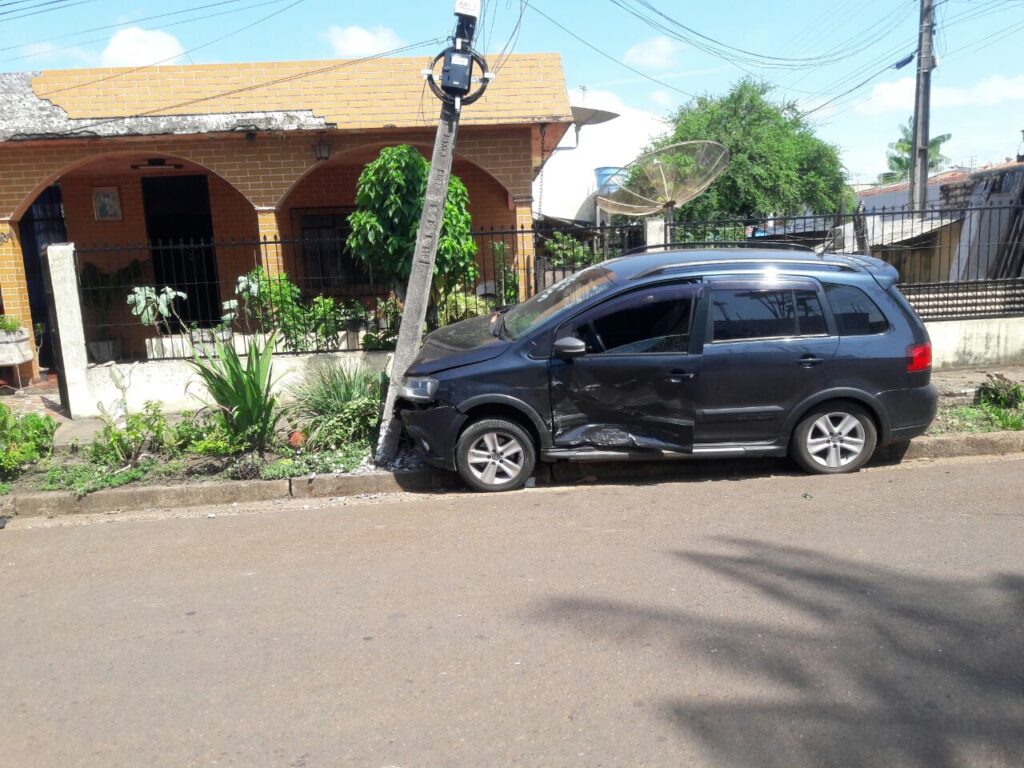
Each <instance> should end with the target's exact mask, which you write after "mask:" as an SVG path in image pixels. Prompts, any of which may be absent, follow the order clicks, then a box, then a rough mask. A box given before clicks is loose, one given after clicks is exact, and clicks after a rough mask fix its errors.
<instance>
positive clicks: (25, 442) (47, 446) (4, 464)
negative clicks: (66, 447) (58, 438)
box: [0, 404, 57, 479]
mask: <svg viewBox="0 0 1024 768" xmlns="http://www.w3.org/2000/svg"><path fill="white" fill-rule="evenodd" d="M56 432H57V422H56V421H54V420H53V419H52V418H51V417H49V416H40V415H39V414H36V413H26V414H25V415H23V416H15V415H14V414H13V413H12V412H11V409H10V408H8V407H7V406H6V405H2V404H0V477H3V478H5V479H11V478H14V477H17V476H18V475H20V474H21V473H22V472H23V471H24V470H25V469H26V468H27V467H29V466H31V465H33V464H35V463H36V462H37V461H39V460H40V459H45V458H46V457H47V456H49V455H50V454H52V453H53V436H54V434H56Z"/></svg>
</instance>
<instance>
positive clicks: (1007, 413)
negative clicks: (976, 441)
mask: <svg viewBox="0 0 1024 768" xmlns="http://www.w3.org/2000/svg"><path fill="white" fill-rule="evenodd" d="M979 408H981V410H982V411H984V412H985V415H986V416H987V417H988V418H989V420H990V421H991V422H992V425H993V426H994V427H996V428H997V429H1000V430H1005V431H1011V432H1021V431H1024V411H1022V410H1017V409H1015V408H1001V407H999V406H998V405H992V404H991V403H982V404H981V405H980V406H979Z"/></svg>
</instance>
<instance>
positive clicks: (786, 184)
mask: <svg viewBox="0 0 1024 768" xmlns="http://www.w3.org/2000/svg"><path fill="white" fill-rule="evenodd" d="M771 91H772V86H770V85H769V84H767V83H763V82H759V81H756V80H753V79H750V78H745V79H743V80H740V81H739V82H738V83H736V85H734V86H733V88H732V90H730V91H729V93H728V94H726V95H725V96H709V95H705V96H700V97H698V98H696V99H694V100H693V101H691V102H690V103H689V104H687V105H685V106H683V107H680V109H679V110H678V111H677V112H676V114H675V115H674V116H673V117H672V122H673V124H674V127H673V130H672V133H671V134H670V135H669V136H668V137H666V138H664V139H662V140H660V141H659V142H658V143H657V146H667V145H669V144H674V143H676V142H680V141H693V140H698V139H706V140H711V141H717V142H718V143H720V144H722V145H724V146H725V147H726V149H728V150H729V155H730V160H729V166H728V168H726V170H725V172H724V173H723V174H722V175H721V176H719V177H718V179H717V180H716V181H715V182H714V183H713V184H712V185H711V186H710V187H709V188H708V189H707V191H706V192H705V193H704V194H702V195H701V196H700V197H698V198H697V199H696V200H693V201H691V202H689V203H687V204H686V205H685V206H683V207H681V208H680V209H679V210H678V211H677V218H681V219H702V218H715V217H733V216H735V217H742V218H745V217H748V216H756V215H759V214H786V213H790V214H792V213H800V212H802V211H804V210H807V209H810V210H812V211H817V212H825V211H836V210H839V208H840V206H841V204H842V202H843V200H844V199H846V200H847V201H849V199H850V194H849V188H848V187H847V185H846V175H845V171H844V169H843V164H842V161H841V160H840V158H839V150H838V148H837V147H835V146H833V145H832V144H828V143H827V142H825V141H823V140H821V139H819V138H818V137H817V136H815V135H814V132H813V130H812V129H811V127H810V125H809V124H808V123H807V122H806V121H805V120H804V118H803V116H802V115H801V113H800V111H799V110H798V109H797V107H796V104H795V102H784V103H774V102H772V101H771V100H769V95H770V93H771Z"/></svg>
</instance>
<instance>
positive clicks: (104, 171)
mask: <svg viewBox="0 0 1024 768" xmlns="http://www.w3.org/2000/svg"><path fill="white" fill-rule="evenodd" d="M45 183H46V184H47V186H44V187H43V188H42V189H41V191H38V192H37V193H35V194H34V196H33V197H32V198H31V199H29V200H26V201H24V202H23V203H22V205H21V206H20V207H19V211H20V212H21V215H20V219H21V220H20V222H19V225H18V228H19V235H20V241H21V246H22V255H23V258H24V261H25V283H26V286H25V287H26V290H27V294H28V297H29V303H30V305H31V308H32V316H33V322H45V321H46V320H45V318H46V317H47V315H48V312H49V308H48V307H47V306H46V303H45V291H44V288H43V285H42V268H41V263H42V255H43V253H44V252H45V249H46V247H47V246H48V245H50V244H52V243H53V242H73V243H75V246H76V252H77V255H78V264H79V270H80V277H81V284H82V304H83V320H84V322H85V326H86V339H87V343H88V347H89V354H90V358H91V360H92V362H97V363H102V362H107V361H108V360H112V359H142V358H145V357H146V356H147V354H148V352H149V351H150V350H147V348H146V341H145V340H146V338H147V337H149V336H150V335H151V334H150V333H149V332H148V331H147V329H144V328H143V327H142V326H141V324H140V323H139V322H138V320H137V319H136V318H134V317H132V316H131V314H130V312H129V310H128V307H127V303H126V299H127V295H128V293H129V292H130V291H131V290H132V289H133V288H134V287H136V286H154V287H156V288H158V289H159V288H162V287H163V286H170V287H171V288H173V289H174V290H177V291H180V292H181V293H183V294H185V295H186V296H187V299H185V300H182V301H181V302H179V304H178V307H177V309H178V313H179V314H180V316H181V323H184V324H186V325H189V326H198V327H210V326H213V325H216V324H217V323H219V322H220V319H221V316H222V311H221V304H222V301H223V299H224V298H225V297H228V296H230V294H231V292H232V290H233V288H234V284H235V281H236V280H237V277H238V275H239V274H243V273H245V272H246V271H248V270H249V269H252V266H253V263H254V259H258V258H259V252H258V244H257V239H258V231H259V227H258V221H257V214H256V211H255V209H254V208H253V206H252V204H251V203H250V202H249V200H248V199H247V198H246V197H245V196H243V195H242V194H241V193H240V192H239V191H238V190H237V189H235V188H234V187H233V186H232V185H231V184H230V183H228V182H227V181H226V180H224V179H223V178H222V177H220V176H218V175H216V174H214V173H212V172H210V171H209V170H208V169H207V168H205V167H203V166H201V165H199V164H197V163H195V162H192V161H189V160H187V159H184V158H180V157H175V156H172V155H167V154H163V153H155V152H118V153H111V154H105V155H101V156H98V157H93V158H90V159H88V160H86V161H84V162H81V163H78V164H75V165H74V166H72V167H70V168H68V169H65V170H64V171H63V172H61V173H60V174H58V175H56V176H55V177H51V178H50V179H48V180H47V181H46V182H45ZM59 299H60V297H58V300H59ZM37 314H38V315H40V317H39V319H37V317H36V315H37ZM174 322H175V323H178V321H177V320H175V321H174ZM179 324H180V323H179ZM44 348H45V345H44ZM41 357H42V355H41ZM41 362H44V363H45V361H41Z"/></svg>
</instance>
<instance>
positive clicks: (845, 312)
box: [825, 284, 889, 336]
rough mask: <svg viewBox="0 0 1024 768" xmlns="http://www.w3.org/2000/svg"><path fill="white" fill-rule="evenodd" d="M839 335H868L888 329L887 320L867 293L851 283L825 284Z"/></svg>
mask: <svg viewBox="0 0 1024 768" xmlns="http://www.w3.org/2000/svg"><path fill="white" fill-rule="evenodd" d="M825 295H826V296H828V303H829V304H830V305H831V306H832V314H833V315H835V318H836V325H837V326H838V328H839V335H840V336H869V335H871V334H875V333H883V332H884V331H886V330H888V328H889V322H888V321H887V320H886V319H885V315H883V314H882V310H880V309H879V308H878V305H877V304H875V302H873V301H872V300H871V299H870V298H868V295H867V294H866V293H864V291H862V290H861V289H860V288H854V287H853V286H852V285H834V284H830V285H826V286H825Z"/></svg>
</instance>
